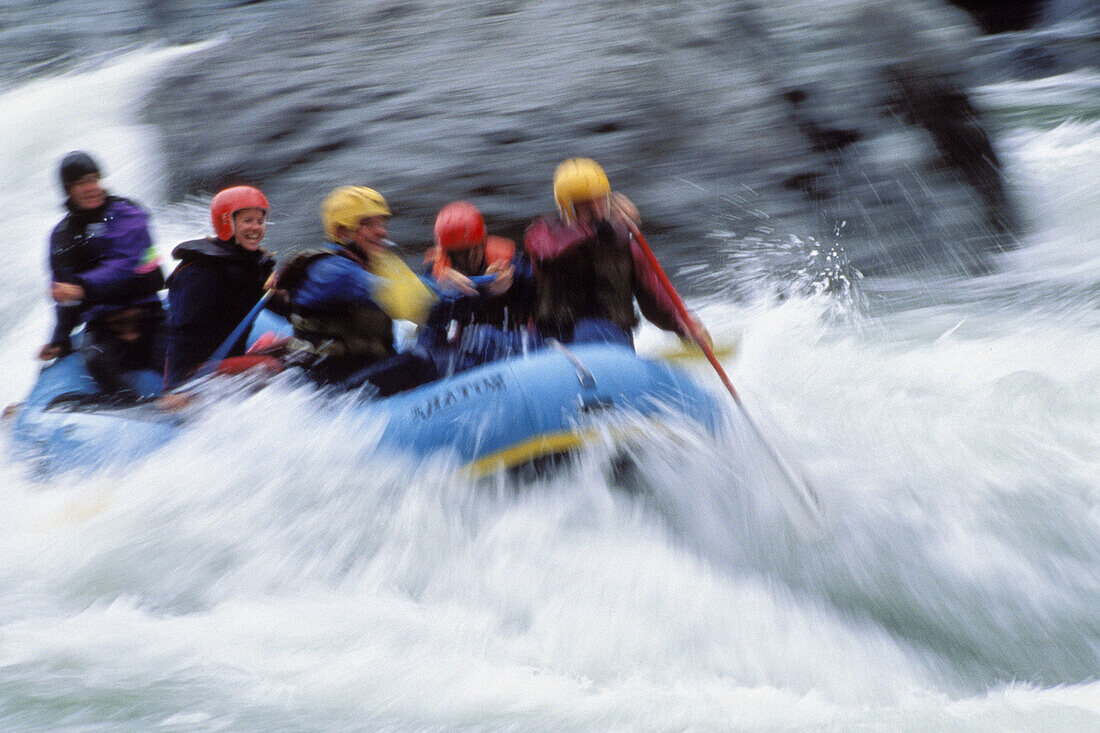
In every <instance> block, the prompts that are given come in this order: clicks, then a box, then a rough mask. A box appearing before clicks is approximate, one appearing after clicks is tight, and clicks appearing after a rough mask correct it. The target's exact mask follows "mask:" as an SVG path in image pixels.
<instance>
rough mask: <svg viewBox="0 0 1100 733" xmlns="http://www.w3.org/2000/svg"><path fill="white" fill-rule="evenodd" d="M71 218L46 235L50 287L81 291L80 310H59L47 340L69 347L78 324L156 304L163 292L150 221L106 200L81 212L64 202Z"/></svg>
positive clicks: (130, 205)
mask: <svg viewBox="0 0 1100 733" xmlns="http://www.w3.org/2000/svg"><path fill="white" fill-rule="evenodd" d="M65 205H66V207H67V208H68V209H69V213H68V214H67V215H66V216H65V218H64V219H62V220H61V221H60V222H59V223H58V224H57V226H55V227H54V229H53V232H52V233H51V234H50V250H49V263H50V274H51V277H52V279H53V281H54V282H65V283H73V284H76V285H79V286H81V287H82V288H84V299H83V300H82V301H81V302H80V303H78V304H68V305H60V304H59V305H58V306H57V328H56V329H55V330H54V335H53V337H52V338H51V339H50V342H51V343H53V344H58V345H61V346H65V347H67V346H68V345H69V334H70V333H71V332H72V330H73V328H75V327H76V325H77V324H79V323H80V322H81V321H83V322H85V323H92V322H94V321H96V320H98V319H100V318H103V317H104V316H107V315H109V314H111V313H114V312H117V311H119V310H123V309H125V308H131V307H133V306H137V305H147V304H151V303H156V302H158V297H157V291H159V290H160V289H161V288H163V287H164V273H163V272H162V271H161V269H160V259H159V257H158V256H157V252H156V248H155V247H154V246H153V241H152V238H151V237H150V235H149V215H148V214H146V213H145V210H144V209H142V208H141V207H140V206H138V205H137V204H136V203H134V202H133V201H130V200H128V199H124V198H120V197H118V196H108V197H107V201H106V203H104V205H103V206H101V207H99V208H98V209H94V210H91V211H85V210H81V209H77V208H75V207H74V206H73V205H72V203H71V202H70V201H66V202H65Z"/></svg>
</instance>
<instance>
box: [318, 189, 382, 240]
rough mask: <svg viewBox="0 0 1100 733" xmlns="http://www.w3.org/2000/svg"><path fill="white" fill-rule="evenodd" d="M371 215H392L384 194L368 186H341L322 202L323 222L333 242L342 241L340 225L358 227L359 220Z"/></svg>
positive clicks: (326, 232)
mask: <svg viewBox="0 0 1100 733" xmlns="http://www.w3.org/2000/svg"><path fill="white" fill-rule="evenodd" d="M370 216H390V207H388V206H386V199H384V198H382V194H380V193H378V192H377V191H375V190H374V189H373V188H367V187H366V186H340V188H337V189H335V190H334V191H332V192H331V193H330V194H329V195H328V196H326V197H325V201H324V203H322V204H321V224H322V226H324V228H325V236H326V237H328V238H329V239H330V240H331V241H333V242H338V241H340V238H339V237H338V236H337V235H336V231H337V228H338V227H344V228H346V229H351V230H355V229H358V228H359V222H360V221H362V220H363V219H366V218H367V217H370Z"/></svg>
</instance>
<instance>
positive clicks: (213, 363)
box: [194, 290, 275, 377]
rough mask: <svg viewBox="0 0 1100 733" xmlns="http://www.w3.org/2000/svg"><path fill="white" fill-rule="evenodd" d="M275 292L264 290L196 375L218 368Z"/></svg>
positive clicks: (208, 372)
mask: <svg viewBox="0 0 1100 733" xmlns="http://www.w3.org/2000/svg"><path fill="white" fill-rule="evenodd" d="M274 293H275V291H274V290H267V291H265V292H264V294H263V296H262V297H261V298H260V299H259V300H258V301H257V302H256V305H254V306H252V310H250V311H249V312H248V315H247V316H245V317H244V320H242V321H241V322H240V323H239V324H238V325H237V327H236V328H234V329H233V332H232V333H231V334H229V336H228V337H227V338H226V339H225V341H223V342H222V343H221V346H219V347H218V348H216V349H214V353H213V354H211V355H210V358H209V359H207V360H206V361H205V362H204V363H203V365H202V366H201V367H199V368H198V369H197V370H196V371H195V375H194V376H196V377H202V376H205V375H207V374H210V373H211V372H213V371H214V370H215V369H217V368H218V363H219V362H220V361H221V360H222V359H224V358H225V357H226V356H227V355H228V354H229V351H230V349H232V348H233V344H235V343H237V341H239V340H240V338H241V336H243V335H244V334H246V333H247V332H248V329H250V328H252V324H253V323H255V322H256V319H257V318H258V317H259V316H260V311H262V310H263V309H264V306H265V305H267V301H269V300H271V296H272V295H273V294H274Z"/></svg>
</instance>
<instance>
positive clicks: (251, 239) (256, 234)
mask: <svg viewBox="0 0 1100 733" xmlns="http://www.w3.org/2000/svg"><path fill="white" fill-rule="evenodd" d="M266 231H267V212H265V211H264V210H263V209H241V210H240V211H235V212H233V238H234V239H235V240H237V244H239V245H240V246H242V247H244V248H245V249H247V250H255V249H259V247H260V240H262V239H263V238H264V232H266Z"/></svg>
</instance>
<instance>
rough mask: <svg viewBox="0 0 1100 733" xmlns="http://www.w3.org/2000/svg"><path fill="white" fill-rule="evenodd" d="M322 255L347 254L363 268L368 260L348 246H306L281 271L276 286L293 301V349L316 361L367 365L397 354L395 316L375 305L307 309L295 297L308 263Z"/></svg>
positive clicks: (348, 257) (340, 255) (345, 255)
mask: <svg viewBox="0 0 1100 733" xmlns="http://www.w3.org/2000/svg"><path fill="white" fill-rule="evenodd" d="M322 257H344V258H346V259H349V260H351V261H352V262H354V263H355V264H357V265H359V266H360V267H364V268H366V263H365V262H364V261H363V260H361V259H360V258H358V257H355V256H354V254H352V253H351V252H350V251H348V250H347V249H343V248H342V249H340V250H332V249H320V248H314V249H306V250H303V251H301V252H299V253H298V254H296V255H295V256H294V257H292V258H291V259H290V260H289V261H288V262H287V263H286V264H285V265H284V266H283V267H282V268H281V269H280V270H279V274H278V276H277V278H276V283H275V286H276V288H278V289H280V290H284V291H286V293H287V295H288V296H289V300H290V323H291V325H292V326H293V327H294V339H293V340H292V341H291V343H290V344H289V345H288V346H289V348H290V349H291V350H292V351H298V352H308V353H309V354H310V355H312V359H313V361H314V363H317V362H320V361H324V362H326V363H327V364H329V365H333V364H337V363H339V364H347V365H349V366H350V365H358V366H367V365H369V364H372V363H374V362H376V361H378V360H380V359H384V358H385V357H387V356H392V355H393V354H395V353H397V352H396V349H395V348H394V344H393V319H392V318H390V316H389V315H387V314H386V312H385V311H383V310H382V309H381V308H380V307H378V306H375V305H370V306H368V305H348V306H344V307H341V308H340V309H339V310H322V309H316V308H304V307H302V306H301V305H300V304H299V303H298V302H297V298H296V297H295V293H296V291H297V289H298V288H299V287H300V286H301V285H302V283H303V282H304V281H305V278H306V275H307V271H308V269H309V266H310V265H311V264H312V263H313V262H314V261H316V260H318V259H320V258H322Z"/></svg>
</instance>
